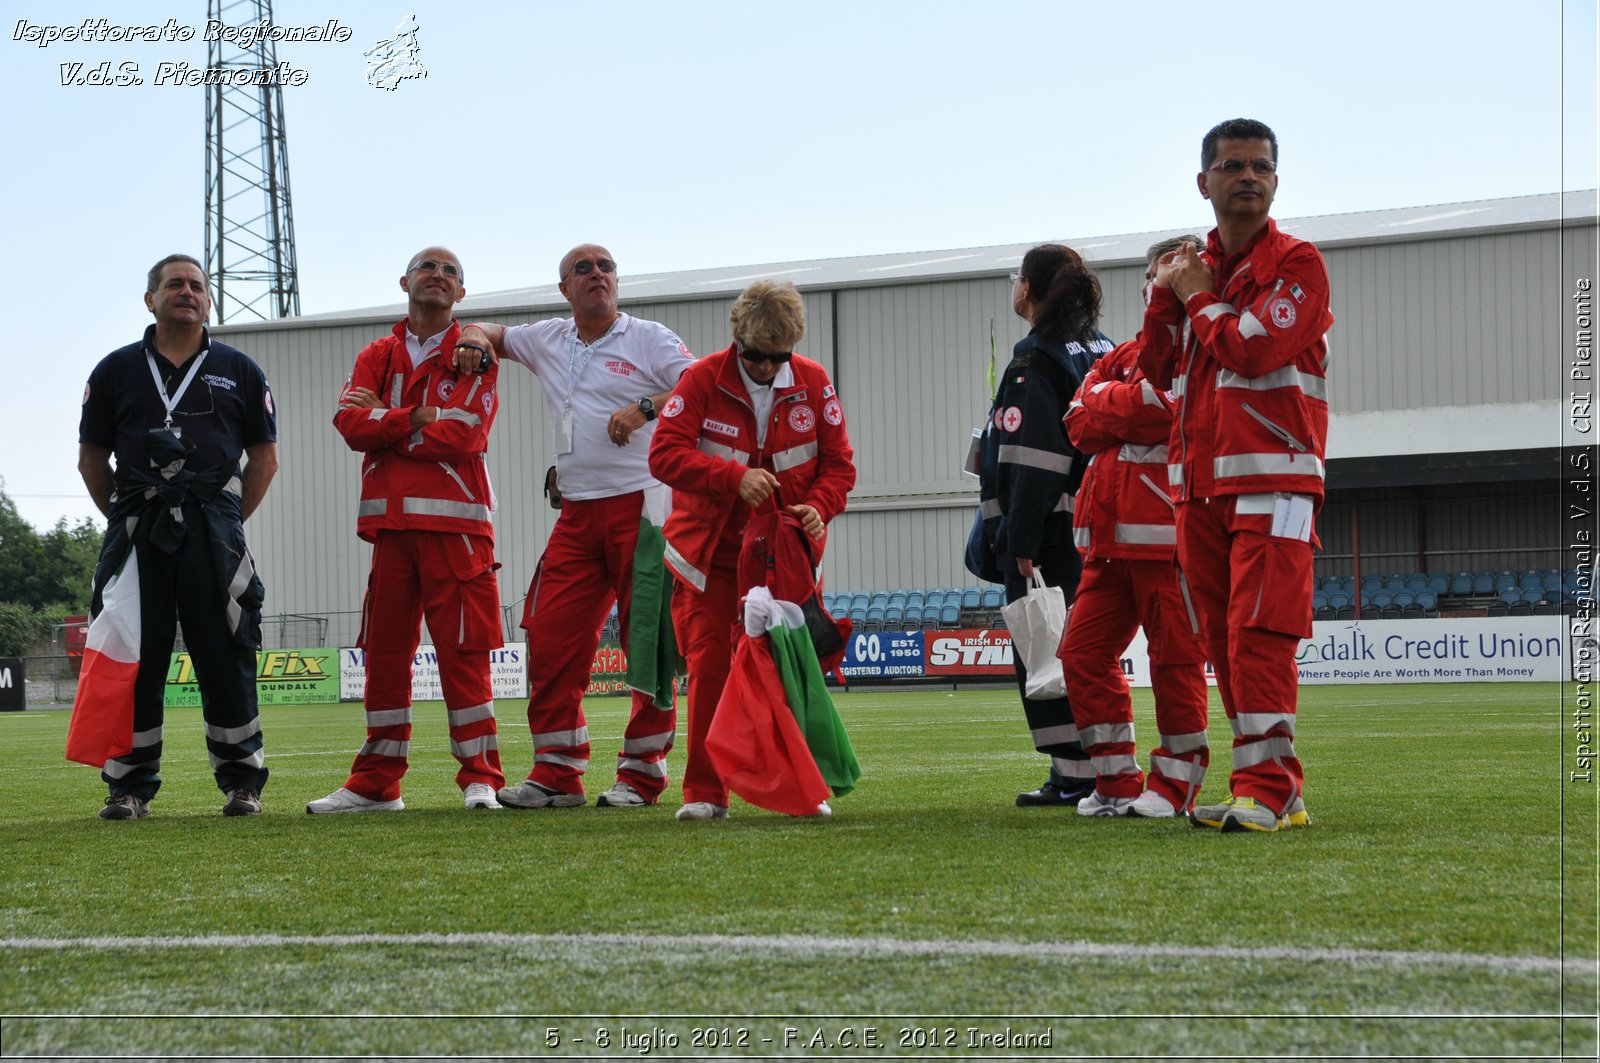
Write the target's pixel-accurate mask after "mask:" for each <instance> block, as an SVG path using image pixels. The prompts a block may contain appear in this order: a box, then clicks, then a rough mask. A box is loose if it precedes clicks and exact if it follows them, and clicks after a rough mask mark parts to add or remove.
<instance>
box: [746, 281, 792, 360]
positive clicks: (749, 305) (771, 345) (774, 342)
mask: <svg viewBox="0 0 1600 1063" xmlns="http://www.w3.org/2000/svg"><path fill="white" fill-rule="evenodd" d="M728 321H729V323H730V324H732V325H733V338H734V339H735V340H738V341H739V343H740V344H741V345H743V346H744V348H745V349H746V350H750V351H760V352H761V353H763V354H780V353H782V352H784V351H792V350H794V348H795V345H796V344H798V343H799V342H800V337H802V336H804V335H805V334H806V304H805V301H804V300H803V299H801V298H800V292H799V290H798V289H796V288H795V286H794V282H793V281H773V280H759V281H756V282H755V283H754V284H752V285H750V287H748V288H746V289H745V290H744V292H743V293H742V294H741V295H740V296H739V298H738V299H735V300H734V303H733V310H732V311H731V312H730V313H729V314H728Z"/></svg>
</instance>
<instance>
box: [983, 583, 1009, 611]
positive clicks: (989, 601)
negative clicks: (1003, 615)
mask: <svg viewBox="0 0 1600 1063" xmlns="http://www.w3.org/2000/svg"><path fill="white" fill-rule="evenodd" d="M1004 604H1006V596H1005V594H1003V593H1002V592H1001V590H1000V588H999V587H985V588H984V589H983V598H982V601H981V603H980V606H981V608H984V609H998V608H1000V607H1001V606H1002V605H1004Z"/></svg>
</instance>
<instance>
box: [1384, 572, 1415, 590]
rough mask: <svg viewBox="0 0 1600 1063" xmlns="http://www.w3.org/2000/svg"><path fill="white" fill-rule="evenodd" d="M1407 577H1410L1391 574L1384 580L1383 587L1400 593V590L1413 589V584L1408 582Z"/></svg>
mask: <svg viewBox="0 0 1600 1063" xmlns="http://www.w3.org/2000/svg"><path fill="white" fill-rule="evenodd" d="M1407 579H1408V577H1406V576H1390V577H1389V578H1388V579H1386V580H1384V581H1383V589H1384V590H1386V591H1388V592H1389V593H1390V594H1398V593H1399V592H1400V591H1408V590H1410V589H1411V585H1410V584H1409V583H1408V582H1407Z"/></svg>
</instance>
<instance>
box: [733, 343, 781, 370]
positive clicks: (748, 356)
mask: <svg viewBox="0 0 1600 1063" xmlns="http://www.w3.org/2000/svg"><path fill="white" fill-rule="evenodd" d="M739 357H741V358H743V359H744V360H745V361H747V362H770V363H772V364H773V365H782V364H783V363H784V362H787V361H788V360H789V359H791V358H793V357H794V352H793V351H784V352H782V353H781V354H771V353H768V352H765V351H752V350H751V349H750V348H748V347H746V346H745V345H744V344H742V343H741V344H739Z"/></svg>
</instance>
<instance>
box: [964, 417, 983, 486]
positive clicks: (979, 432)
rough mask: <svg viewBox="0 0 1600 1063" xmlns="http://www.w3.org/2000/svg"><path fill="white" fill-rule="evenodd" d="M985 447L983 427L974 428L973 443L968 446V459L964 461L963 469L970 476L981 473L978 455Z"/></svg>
mask: <svg viewBox="0 0 1600 1063" xmlns="http://www.w3.org/2000/svg"><path fill="white" fill-rule="evenodd" d="M982 449H983V429H981V428H974V429H973V430H972V443H971V444H970V445H969V446H968V447H967V460H966V461H965V462H963V463H962V465H961V471H962V472H963V473H965V474H967V475H968V476H979V475H981V474H980V473H979V471H978V456H979V453H980V452H981V451H982Z"/></svg>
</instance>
